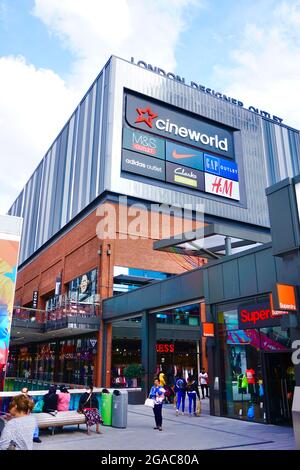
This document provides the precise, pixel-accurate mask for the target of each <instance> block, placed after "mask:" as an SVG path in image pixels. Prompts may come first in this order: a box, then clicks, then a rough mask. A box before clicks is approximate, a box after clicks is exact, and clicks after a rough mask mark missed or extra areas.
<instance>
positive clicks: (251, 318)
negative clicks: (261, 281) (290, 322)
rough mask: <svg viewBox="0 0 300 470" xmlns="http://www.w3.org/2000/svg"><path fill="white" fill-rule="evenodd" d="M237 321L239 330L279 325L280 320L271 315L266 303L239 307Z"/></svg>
mask: <svg viewBox="0 0 300 470" xmlns="http://www.w3.org/2000/svg"><path fill="white" fill-rule="evenodd" d="M238 321H239V328H240V329H241V330H245V329H248V328H249V329H250V328H264V327H266V326H279V325H280V319H279V318H278V317H276V316H274V315H273V312H272V309H271V306H270V304H269V303H268V302H264V303H259V304H254V305H240V306H239V310H238Z"/></svg>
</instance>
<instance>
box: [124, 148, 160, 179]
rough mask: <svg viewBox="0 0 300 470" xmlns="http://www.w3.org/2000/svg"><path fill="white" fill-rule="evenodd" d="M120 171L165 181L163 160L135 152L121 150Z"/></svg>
mask: <svg viewBox="0 0 300 470" xmlns="http://www.w3.org/2000/svg"><path fill="white" fill-rule="evenodd" d="M122 171H129V172H130V173H135V174H138V175H142V176H147V177H148V178H154V179H157V180H162V181H165V162H164V161H163V160H160V159H158V158H152V157H148V156H146V155H141V154H138V153H135V152H130V151H127V150H122Z"/></svg>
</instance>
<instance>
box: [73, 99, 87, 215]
mask: <svg viewBox="0 0 300 470" xmlns="http://www.w3.org/2000/svg"><path fill="white" fill-rule="evenodd" d="M84 112H85V101H83V102H82V103H81V105H80V107H79V117H78V119H79V120H78V128H77V135H76V142H77V143H76V149H75V153H76V162H75V168H74V183H73V184H74V191H73V201H72V214H71V218H73V217H75V215H76V214H77V213H78V206H79V201H78V196H79V194H78V187H79V178H80V169H81V151H82V139H83V125H84Z"/></svg>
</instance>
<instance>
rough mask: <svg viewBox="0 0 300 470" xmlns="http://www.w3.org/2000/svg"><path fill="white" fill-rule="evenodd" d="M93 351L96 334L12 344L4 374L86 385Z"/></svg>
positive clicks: (90, 372)
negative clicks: (18, 344)
mask: <svg viewBox="0 0 300 470" xmlns="http://www.w3.org/2000/svg"><path fill="white" fill-rule="evenodd" d="M96 354H97V340H96V337H95V335H92V336H88V337H87V336H84V337H79V338H78V337H77V338H71V339H63V340H59V341H52V342H49V343H42V344H35V343H31V344H29V345H28V346H19V347H17V346H14V347H12V348H11V351H10V355H9V365H8V370H7V376H8V377H17V378H22V379H23V378H25V379H29V380H34V381H39V382H56V383H65V384H81V385H88V384H90V383H92V382H93V374H94V367H95V360H96Z"/></svg>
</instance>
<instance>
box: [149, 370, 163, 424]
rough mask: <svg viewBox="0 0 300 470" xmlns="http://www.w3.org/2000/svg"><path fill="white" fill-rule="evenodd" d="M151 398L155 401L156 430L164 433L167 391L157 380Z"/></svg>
mask: <svg viewBox="0 0 300 470" xmlns="http://www.w3.org/2000/svg"><path fill="white" fill-rule="evenodd" d="M149 398H152V399H153V400H154V407H153V413H154V418H155V424H156V426H155V428H154V429H158V430H159V431H162V405H163V401H164V398H165V389H164V387H162V385H160V382H159V380H158V379H157V378H156V379H155V380H154V385H152V387H151V390H150V393H149Z"/></svg>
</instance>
